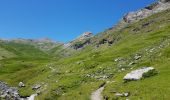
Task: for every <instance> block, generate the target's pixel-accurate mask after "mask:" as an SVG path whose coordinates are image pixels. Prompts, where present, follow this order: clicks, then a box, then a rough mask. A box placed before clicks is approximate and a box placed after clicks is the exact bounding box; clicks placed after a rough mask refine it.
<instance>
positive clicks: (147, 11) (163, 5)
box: [123, 0, 170, 23]
mask: <svg viewBox="0 0 170 100" xmlns="http://www.w3.org/2000/svg"><path fill="white" fill-rule="evenodd" d="M169 1H170V0H160V1H159V2H156V3H153V4H151V5H149V6H147V7H145V8H143V9H140V10H138V11H134V12H129V13H127V14H126V15H125V16H124V17H123V21H124V22H126V23H132V22H135V21H138V20H140V19H144V18H146V17H148V16H151V15H153V14H155V13H158V12H161V11H163V10H166V9H168V8H170V2H169Z"/></svg>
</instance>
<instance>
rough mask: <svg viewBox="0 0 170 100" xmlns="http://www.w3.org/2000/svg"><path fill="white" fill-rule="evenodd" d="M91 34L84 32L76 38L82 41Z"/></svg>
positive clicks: (91, 34)
mask: <svg viewBox="0 0 170 100" xmlns="http://www.w3.org/2000/svg"><path fill="white" fill-rule="evenodd" d="M92 36H93V33H92V32H84V33H83V34H82V35H81V36H79V37H78V38H77V40H79V41H82V40H84V39H87V38H90V37H92Z"/></svg>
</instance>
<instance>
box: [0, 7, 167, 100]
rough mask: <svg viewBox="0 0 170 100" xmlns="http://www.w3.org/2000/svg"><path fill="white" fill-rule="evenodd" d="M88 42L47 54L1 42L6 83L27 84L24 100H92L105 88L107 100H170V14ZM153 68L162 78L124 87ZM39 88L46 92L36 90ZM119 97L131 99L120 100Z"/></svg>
mask: <svg viewBox="0 0 170 100" xmlns="http://www.w3.org/2000/svg"><path fill="white" fill-rule="evenodd" d="M88 41H89V42H90V43H89V44H88V45H85V46H83V47H82V48H80V49H76V50H74V49H73V48H64V47H63V45H57V46H56V47H54V48H52V49H50V50H47V51H44V50H41V49H39V48H36V46H35V45H29V44H25V43H16V42H7V41H1V42H0V80H1V81H4V82H7V83H8V84H9V85H10V86H14V87H18V83H19V82H23V83H24V84H25V86H26V87H23V88H19V93H20V95H21V96H23V97H27V96H30V95H31V94H34V93H38V94H39V95H38V96H37V97H36V100H90V98H91V94H92V93H93V92H94V91H95V90H97V89H98V88H99V87H101V86H102V85H103V84H104V83H106V85H105V89H104V91H103V92H102V96H103V97H104V98H105V99H106V98H107V99H108V100H126V99H129V100H169V99H170V95H169V93H170V84H169V82H170V78H169V77H170V66H169V65H170V9H168V10H165V11H163V12H160V13H157V14H154V15H152V16H149V17H147V18H145V19H141V20H140V21H137V22H134V23H130V24H127V25H125V27H123V28H120V29H119V28H118V29H116V30H115V29H114V28H112V29H108V30H106V31H104V32H102V33H99V34H97V35H96V36H94V37H91V38H90V39H89V40H88ZM82 44H84V43H82ZM79 45H81V43H80V44H79ZM136 55H138V56H140V57H139V58H138V59H136V58H135V56H136ZM150 66H152V67H154V68H155V69H156V70H157V71H158V74H157V75H155V76H152V77H149V78H144V79H142V80H138V81H131V82H127V83H125V82H124V80H123V77H124V76H125V75H126V74H127V73H129V72H130V71H131V70H134V69H137V68H141V67H150ZM36 84H39V85H41V87H40V88H38V89H36V90H33V89H32V87H33V86H34V85H36ZM115 92H120V93H122V92H129V93H130V95H129V96H128V97H116V96H115Z"/></svg>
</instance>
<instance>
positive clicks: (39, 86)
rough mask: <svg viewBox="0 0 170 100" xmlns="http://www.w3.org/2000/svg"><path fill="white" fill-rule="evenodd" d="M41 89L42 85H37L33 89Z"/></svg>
mask: <svg viewBox="0 0 170 100" xmlns="http://www.w3.org/2000/svg"><path fill="white" fill-rule="evenodd" d="M39 88H41V85H40V84H37V85H35V86H33V87H32V89H33V90H37V89H39Z"/></svg>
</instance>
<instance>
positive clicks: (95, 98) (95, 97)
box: [91, 86, 104, 100]
mask: <svg viewBox="0 0 170 100" xmlns="http://www.w3.org/2000/svg"><path fill="white" fill-rule="evenodd" d="M103 90H104V86H103V87H100V88H99V89H98V90H96V91H95V92H93V93H92V95H91V100H102V95H101V93H102V92H103Z"/></svg>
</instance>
